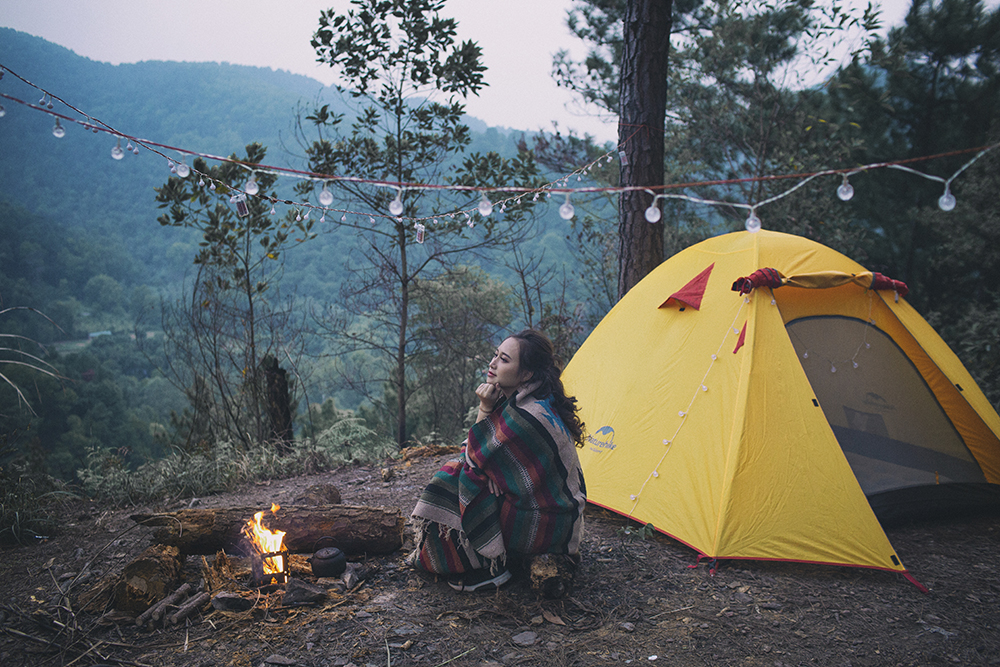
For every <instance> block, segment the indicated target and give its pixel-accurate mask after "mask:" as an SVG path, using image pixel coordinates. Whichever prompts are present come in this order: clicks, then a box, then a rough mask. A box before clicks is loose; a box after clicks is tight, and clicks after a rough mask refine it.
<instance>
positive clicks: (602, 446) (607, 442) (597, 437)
mask: <svg viewBox="0 0 1000 667" xmlns="http://www.w3.org/2000/svg"><path fill="white" fill-rule="evenodd" d="M587 444H588V445H590V451H592V452H597V453H598V454H600V453H601V450H607V451H609V452H610V451H611V450H613V449H614V448H615V430H614V429H613V428H611V427H610V426H602V427H601V428H599V429H597V432H596V433H595V434H594V435H588V436H587Z"/></svg>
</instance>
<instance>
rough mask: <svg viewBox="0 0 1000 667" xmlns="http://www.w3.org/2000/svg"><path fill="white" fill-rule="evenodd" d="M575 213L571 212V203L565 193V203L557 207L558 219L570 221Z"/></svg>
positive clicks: (567, 194)
mask: <svg viewBox="0 0 1000 667" xmlns="http://www.w3.org/2000/svg"><path fill="white" fill-rule="evenodd" d="M575 213H576V211H574V210H573V202H571V201H570V200H569V193H568V192H567V193H566V201H564V202H563V203H562V206H560V207H559V217H560V218H562V219H563V220H572V219H573V215H575Z"/></svg>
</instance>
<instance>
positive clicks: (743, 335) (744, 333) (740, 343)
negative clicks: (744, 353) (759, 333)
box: [733, 322, 747, 354]
mask: <svg viewBox="0 0 1000 667" xmlns="http://www.w3.org/2000/svg"><path fill="white" fill-rule="evenodd" d="M746 342H747V323H746V322H744V323H743V331H741V332H740V337H739V340H737V341H736V349H735V350H733V354H736V353H737V352H739V351H740V348H741V347H743V344H744V343H746Z"/></svg>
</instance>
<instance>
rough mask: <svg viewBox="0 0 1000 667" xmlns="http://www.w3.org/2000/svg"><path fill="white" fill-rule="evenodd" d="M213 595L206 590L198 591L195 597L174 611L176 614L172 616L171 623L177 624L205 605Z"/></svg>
mask: <svg viewBox="0 0 1000 667" xmlns="http://www.w3.org/2000/svg"><path fill="white" fill-rule="evenodd" d="M211 597H212V596H211V595H209V594H208V593H204V592H202V593H198V594H197V595H195V596H194V597H193V598H191V599H190V600H188V601H187V602H185V603H184V604H183V605H181V608H180V609H178V610H177V611H176V612H174V615H173V616H171V617H170V624H171V625H177V624H178V623H180V622H181V621H183V620H184V619H185V618H187V617H188V616H190V615H191V614H193V613H195V612H196V611H198V609H200V608H201V607H202V606H204V605H205V603H206V602H208V601H209V599H211Z"/></svg>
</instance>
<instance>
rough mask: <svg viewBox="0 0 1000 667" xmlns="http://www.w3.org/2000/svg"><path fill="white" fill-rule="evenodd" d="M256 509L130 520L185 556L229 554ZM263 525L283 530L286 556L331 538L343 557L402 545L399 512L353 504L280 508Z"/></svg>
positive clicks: (239, 544) (241, 544)
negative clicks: (322, 539)
mask: <svg viewBox="0 0 1000 667" xmlns="http://www.w3.org/2000/svg"><path fill="white" fill-rule="evenodd" d="M258 511H259V509H258V508H247V507H229V508H219V509H185V510H178V511H176V512H167V513H164V514H133V515H132V517H131V518H132V520H133V521H135V522H136V523H142V524H144V525H147V526H156V527H157V528H158V529H157V530H156V531H155V533H154V538H155V539H156V540H157V541H158V542H160V543H161V544H168V545H171V546H176V547H177V548H179V549H180V550H181V553H184V554H213V553H215V552H217V551H220V550H225V551H227V552H229V553H233V552H234V550H240V549H243V547H244V545H246V539H245V538H244V537H243V535H242V531H243V527H244V526H245V525H246V523H247V519H248V518H250V517H252V516H253V515H254V514H256V513H257V512H258ZM263 524H264V525H265V526H266V527H267V528H269V529H271V530H274V531H283V532H284V533H285V534H286V535H285V541H284V548H285V549H286V550H287V551H288V552H289V553H312V551H313V548H314V546H315V544H316V541H317V540H319V539H320V538H321V537H327V536H329V537H332V538H333V541H334V543H335V544H336V545H337V548H339V549H340V550H341V551H343V552H344V553H345V554H347V555H348V556H352V555H361V554H389V553H392V552H394V551H396V550H397V549H399V548H400V546H402V544H403V527H404V525H405V521H404V519H403V516H402V513H401V512H400V510H399V509H398V508H395V507H392V508H389V507H364V506H356V505H319V506H315V507H285V508H282V509H281V511H280V512H278V513H277V514H276V515H270V513H268V514H267V515H266V516H265V517H264V518H263Z"/></svg>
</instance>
